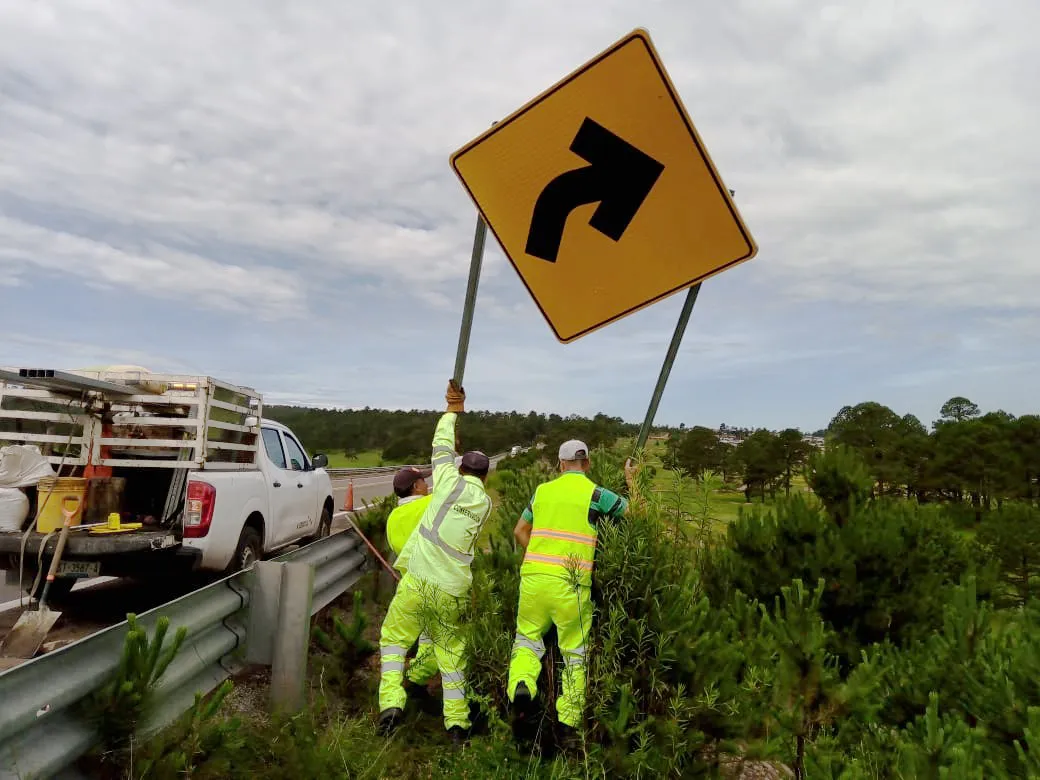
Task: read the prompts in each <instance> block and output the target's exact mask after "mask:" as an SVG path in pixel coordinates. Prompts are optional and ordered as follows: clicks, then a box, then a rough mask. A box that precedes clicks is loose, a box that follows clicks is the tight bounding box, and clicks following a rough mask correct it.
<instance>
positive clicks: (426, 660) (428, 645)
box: [404, 634, 437, 685]
mask: <svg viewBox="0 0 1040 780" xmlns="http://www.w3.org/2000/svg"><path fill="white" fill-rule="evenodd" d="M435 674H437V654H436V653H434V652H433V640H432V639H430V637H428V636H427V635H426V634H423V635H422V636H420V637H419V647H418V649H417V650H416V651H415V657H414V658H413V659H412V662H411V663H410V664H408V671H407V672H405V675H404V676H405V677H407V678H408V680H409V681H410V682H413V683H416V684H417V685H423V684H425V683H426V682H428V681H429V679H430V678H431V677H433V676H434V675H435Z"/></svg>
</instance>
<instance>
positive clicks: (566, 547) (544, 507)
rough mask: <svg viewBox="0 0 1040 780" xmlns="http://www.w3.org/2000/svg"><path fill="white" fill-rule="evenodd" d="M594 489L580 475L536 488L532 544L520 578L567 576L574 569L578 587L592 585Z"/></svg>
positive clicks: (565, 476)
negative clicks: (548, 575)
mask: <svg viewBox="0 0 1040 780" xmlns="http://www.w3.org/2000/svg"><path fill="white" fill-rule="evenodd" d="M597 489H598V488H597V487H596V483H595V482H593V481H592V480H591V479H589V478H588V477H586V476H585V475H584V474H583V473H581V472H567V473H566V474H561V475H560V476H559V477H557V478H556V479H554V480H552V481H551V482H546V483H544V484H541V485H539V486H538V487H537V489H536V490H535V492H534V498H533V499H532V500H531V514H532V515H533V518H534V522H533V527H532V529H531V541H530V542H529V543H528V545H527V553H526V555H524V562H523V563H522V564H521V566H520V575H521V576H523V575H525V574H552V575H555V576H558V577H569V576H570V570H571V569H574V570H576V573H577V579H578V583H579V584H582V585H591V584H592V568H593V564H594V562H595V558H596V540H597V533H596V526H594V525H593V524H592V523H590V522H589V518H590V515H591V514H592V513H593V511H594V510H593V505H594V500H593V494H594V493H595V492H596V491H597Z"/></svg>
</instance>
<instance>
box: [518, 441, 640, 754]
mask: <svg viewBox="0 0 1040 780" xmlns="http://www.w3.org/2000/svg"><path fill="white" fill-rule="evenodd" d="M589 466H590V463H589V448H588V447H587V446H586V445H585V444H584V443H583V442H580V441H575V440H571V441H568V442H564V443H563V445H562V446H561V447H560V451H559V468H560V472H561V473H560V476H559V477H557V478H556V479H554V480H552V481H551V482H546V483H543V484H541V485H539V486H538V487H537V488H536V489H535V492H534V496H533V497H532V499H531V501H530V503H529V504H528V505H527V508H526V509H524V511H523V513H522V514H521V516H520V519H519V520H518V521H517V524H516V528H515V529H514V530H513V535H514V536H515V537H516V540H517V542H518V543H519V544H520V546H522V547H524V548H525V549H526V551H527V552H526V554H525V555H524V560H523V563H522V564H521V566H520V602H519V605H518V607H517V615H516V638H515V640H514V642H513V653H512V658H511V661H510V664H509V683H508V689H507V693H508V696H509V700H510V702H512V703H513V705H514V707H515V709H516V710H518V711H519V712H520V714H523V713H524V712H525V711H526V710H527V708H528V707H529V705H530V704H531V702H532V700H533V699H534V698H535V697H536V696H537V692H538V685H537V683H538V675H539V674H540V672H541V670H542V656H543V655H544V654H545V645H544V644H543V643H542V637H543V636H544V635H545V633H546V632H547V631H548V630H549V628H550V626H551V625H555V626H556V632H557V639H558V643H559V647H560V652H561V654H562V655H563V660H564V674H563V681H562V682H563V690H562V693H561V695H560V697H559V698H558V699H557V700H556V714H557V718H558V720H559V722H560V731H561V732H562V734H561V736H562V737H563V739H564V741H567V740H568V739H572V738H573V736H572V735H573V734H574V733H575V729H576V728H577V727H578V726H579V725H580V723H581V717H582V710H583V709H584V706H585V647H586V642H587V641H588V637H589V630H590V629H591V627H592V600H591V587H592V569H593V565H594V562H595V555H596V540H597V530H596V526H597V524H598V523H599V522H600V521H601V520H602V519H604V518H609V519H616V518H619V517H621V516H622V515H623V514H624V512H625V510H626V509H627V508H628V501H627V500H626V499H625V498H623V497H621V496H619V495H617V494H616V493H613V492H612V491H610V490H607V489H606V488H603V487H600V486H598V485H596V483H594V482H593V481H592V480H590V479H589V478H588V477H587V476H586V472H588V470H589ZM634 475H635V468H634V467H633V466H632V464H631V463H630V462H626V463H625V478H626V481H627V482H628V485H629V494H630V495H634V486H633V478H634Z"/></svg>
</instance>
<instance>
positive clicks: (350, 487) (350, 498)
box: [343, 480, 354, 512]
mask: <svg viewBox="0 0 1040 780" xmlns="http://www.w3.org/2000/svg"><path fill="white" fill-rule="evenodd" d="M343 511H344V512H353V511H354V480H350V482H348V483H347V497H346V498H345V499H344V500H343Z"/></svg>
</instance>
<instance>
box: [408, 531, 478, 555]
mask: <svg viewBox="0 0 1040 780" xmlns="http://www.w3.org/2000/svg"><path fill="white" fill-rule="evenodd" d="M419 533H420V534H421V535H422V538H423V539H426V540H427V541H430V542H433V543H434V544H435V545H437V547H439V548H440V549H441V550H443V551H444V552H445V553H447V554H448V555H450V556H451V557H452V558H454V559H455V560H457V561H459V563H465V564H470V563H473V556H472V555H470V554H469V553H464V552H460V551H459V550H456V549H455V548H454V547H452V546H451V545H450V544H448V543H447V542H446V541H444V540H443V539H441V537H440V535H438V534H437V533H436V532H434V531H433V530H431V529H429V528H427V527H426V526H422V525H421V526H419Z"/></svg>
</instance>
